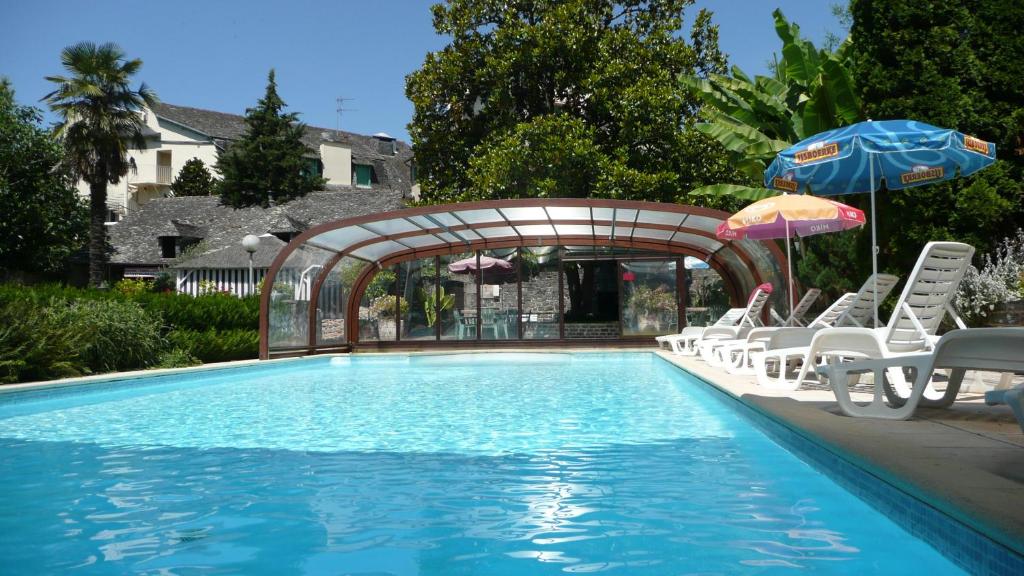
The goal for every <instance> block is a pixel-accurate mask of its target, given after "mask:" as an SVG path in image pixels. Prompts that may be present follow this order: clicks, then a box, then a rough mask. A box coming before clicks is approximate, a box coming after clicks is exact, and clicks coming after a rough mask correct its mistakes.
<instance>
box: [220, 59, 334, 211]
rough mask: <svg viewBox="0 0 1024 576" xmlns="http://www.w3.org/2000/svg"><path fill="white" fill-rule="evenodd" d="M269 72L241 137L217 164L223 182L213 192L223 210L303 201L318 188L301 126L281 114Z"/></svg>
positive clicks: (291, 116)
mask: <svg viewBox="0 0 1024 576" xmlns="http://www.w3.org/2000/svg"><path fill="white" fill-rule="evenodd" d="M284 107H285V103H284V100H282V99H281V97H280V96H278V95H277V82H276V81H275V79H274V70H273V69H271V70H270V74H269V75H268V77H267V91H266V94H264V96H263V98H261V99H260V100H259V102H257V104H256V107H255V108H249V109H247V110H246V111H245V124H246V126H247V129H246V132H245V135H244V136H243V137H242V138H241V139H240V140H239V141H238V142H235V143H234V144H233V145H232V146H231V147H230V148H229V149H228V150H227V151H226V152H225V153H223V154H221V155H220V158H219V159H218V160H217V171H218V172H220V174H221V176H222V177H223V179H222V180H221V182H220V185H219V186H218V188H219V192H220V196H221V199H222V200H223V201H224V203H225V204H227V205H229V206H234V207H236V208H240V207H243V206H255V205H259V206H264V207H266V206H269V205H270V203H271V202H275V203H282V202H287V201H288V200H292V199H294V198H298V197H300V196H305V195H306V194H308V193H309V192H311V191H313V190H316V189H319V188H321V187H323V185H324V180H323V179H322V178H320V176H319V175H318V174H317V173H316V172H315V171H314V170H313V169H312V165H311V164H312V163H311V162H310V159H309V158H307V157H306V156H305V155H306V153H307V149H306V146H305V145H304V144H303V143H302V139H301V138H302V134H303V132H304V130H305V126H304V125H303V124H302V123H300V122H299V120H298V118H299V115H298V114H297V113H295V112H284V111H283V110H284Z"/></svg>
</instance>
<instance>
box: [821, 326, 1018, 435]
mask: <svg viewBox="0 0 1024 576" xmlns="http://www.w3.org/2000/svg"><path fill="white" fill-rule="evenodd" d="M842 331H848V333H847V334H845V335H844V334H842ZM832 336H834V337H836V338H837V339H838V340H840V341H841V342H842V345H843V346H847V347H849V348H850V349H851V352H859V353H862V354H865V355H867V356H871V358H869V359H867V360H859V361H854V362H832V363H829V364H827V365H825V366H819V367H818V372H819V374H822V375H824V376H827V377H828V379H829V382H830V383H831V385H832V390H833V391H834V392H835V395H836V400H837V401H838V402H839V408H840V410H842V411H843V414H846V415H848V416H865V417H869V418H885V419H890V420H906V419H907V418H910V417H911V416H912V415H913V414H914V410H916V409H917V407H918V406H931V407H947V406H949V405H951V404H952V403H953V402H954V401H955V400H956V395H957V393H958V392H959V391H960V385H961V383H962V382H963V379H964V373H965V372H966V371H967V370H984V371H991V372H1005V373H1024V354H1022V353H1021V351H1022V350H1024V328H972V329H966V330H953V331H952V332H949V333H947V334H946V335H944V336H943V337H942V338H940V339H939V341H938V343H936V344H935V349H934V350H933V351H931V352H928V353H917V354H900V355H896V356H888V357H880V356H881V355H882V354H883V353H884V350H883V349H882V346H884V344H885V343H884V342H883V341H881V340H879V339H878V338H871V337H869V335H868V334H866V333H864V332H863V331H862V330H859V329H856V328H840V329H838V330H837V331H836V332H835V333H834V334H833V335H832ZM904 368H910V369H911V371H912V373H913V374H914V380H913V386H912V387H911V389H910V392H909V394H907V395H906V396H903V397H899V398H894V397H893V395H892V393H891V391H890V382H889V376H890V375H891V374H893V373H894V372H898V373H900V374H902V369H904ZM939 369H948V370H950V375H949V382H948V384H947V386H946V389H945V390H944V391H942V392H938V391H936V390H935V389H934V387H933V386H932V383H931V381H932V374H933V373H934V372H935V371H936V370H939ZM864 372H872V373H873V374H874V384H873V387H874V388H873V394H872V398H871V401H870V402H869V403H867V404H863V405H862V404H857V403H856V402H854V401H853V398H852V397H851V395H850V389H849V382H851V381H854V380H856V379H857V378H858V377H859V376H858V375H859V374H860V373H864ZM1021 392H1024V386H1018V387H1017V388H1013V389H1010V390H994V391H992V392H989V393H986V395H985V399H986V402H988V403H1000V402H999V401H1000V400H1005V401H1006V403H1008V404H1010V405H1011V407H1012V408H1013V410H1014V414H1015V415H1016V417H1017V421H1018V422H1019V423H1020V425H1021V429H1022V430H1024V405H1022V404H1021V400H1022V398H1021ZM990 398H991V400H992V401H991V402H990V401H989V400H990Z"/></svg>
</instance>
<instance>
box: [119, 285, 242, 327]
mask: <svg viewBox="0 0 1024 576" xmlns="http://www.w3.org/2000/svg"><path fill="white" fill-rule="evenodd" d="M134 300H135V301H136V302H138V303H140V304H142V306H143V307H144V308H146V309H147V310H149V311H151V312H159V313H160V315H161V316H162V317H163V319H164V322H165V323H167V325H168V326H169V327H171V328H186V329H189V330H210V329H216V330H241V329H248V330H255V329H257V328H259V322H260V301H259V298H258V297H256V296H248V297H246V298H236V297H234V296H231V295H230V294H210V295H207V296H196V297H192V296H189V295H187V294H176V293H160V294H155V293H147V294H140V295H138V296H137V297H136V298H135V299H134Z"/></svg>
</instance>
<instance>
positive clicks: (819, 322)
mask: <svg viewBox="0 0 1024 576" xmlns="http://www.w3.org/2000/svg"><path fill="white" fill-rule="evenodd" d="M856 299H857V293H856V292H847V293H846V294H843V295H842V296H840V297H839V299H838V300H836V301H835V302H833V303H832V305H831V306H829V307H828V308H826V309H825V311H824V312H822V313H821V314H818V317H817V318H815V319H814V321H813V322H811V323H810V324H808V325H807V327H808V328H831V327H833V326H835V325H836V321H837V320H839V318H841V317H842V316H843V314H846V311H847V310H849V309H850V305H852V304H853V302H854V301H855V300H856Z"/></svg>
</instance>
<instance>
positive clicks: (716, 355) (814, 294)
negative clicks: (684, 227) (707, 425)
mask: <svg viewBox="0 0 1024 576" xmlns="http://www.w3.org/2000/svg"><path fill="white" fill-rule="evenodd" d="M818 296H821V290H820V289H818V288H811V289H809V290H808V291H807V292H806V293H804V297H803V298H801V299H800V302H798V303H797V305H796V306H795V307H794V308H793V312H792V313H791V314H790V315H789V317H788V318H783V317H782V316H781V315H779V313H778V312H776V311H775V309H771V311H770V312H771V316H772V318H774V319H775V321H776V322H777V323H778V324H777V326H774V327H754V328H750V329H748V330H747V331H746V334H743V331H741V332H740V334H739V335H738V337H737V338H728V339H722V338H716V339H709V340H704V341H703V342H701V345H700V350H699V351H700V356H701V359H703V360H704V361H705V362H707V363H708V365H710V366H716V367H724V366H725V365H726V361H725V357H724V356H722V355H721V354H720V352H721V349H722V348H731V347H732V346H735V345H737V343H739V342H747V341H748V340H749V335H750V333H751V332H759V333H760V332H761V331H763V330H772V329H774V328H779V327H797V326H799V327H803V326H804V324H803V318H804V316H806V315H807V311H808V310H810V309H811V306H813V305H814V303H815V302H816V301H817V300H818Z"/></svg>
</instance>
